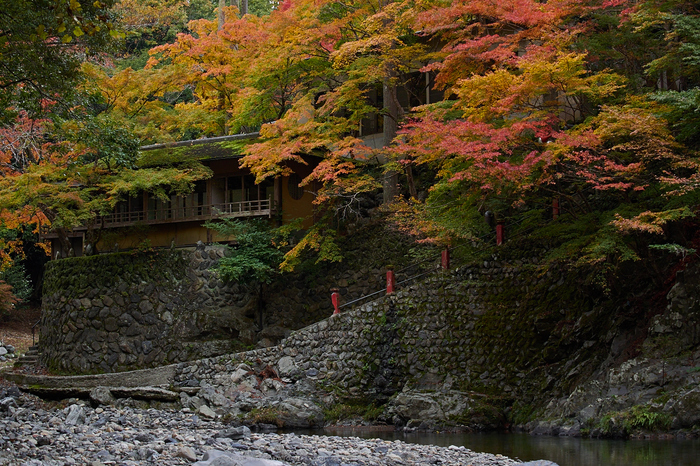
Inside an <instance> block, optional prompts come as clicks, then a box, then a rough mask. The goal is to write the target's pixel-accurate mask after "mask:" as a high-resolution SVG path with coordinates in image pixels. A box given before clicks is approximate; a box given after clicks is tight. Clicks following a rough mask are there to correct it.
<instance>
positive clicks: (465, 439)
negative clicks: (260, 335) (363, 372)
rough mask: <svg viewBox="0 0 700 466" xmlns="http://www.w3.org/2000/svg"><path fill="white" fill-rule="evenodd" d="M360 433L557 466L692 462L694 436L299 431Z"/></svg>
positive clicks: (699, 456)
mask: <svg viewBox="0 0 700 466" xmlns="http://www.w3.org/2000/svg"><path fill="white" fill-rule="evenodd" d="M297 433H299V434H302V433H305V434H314V435H338V436H343V437H347V436H352V437H361V438H381V439H385V440H402V441H404V442H410V443H420V444H432V445H440V446H444V447H446V446H450V445H457V446H462V445H463V446H465V447H467V448H469V449H470V450H474V451H479V452H487V453H499V454H501V455H505V456H508V457H511V458H518V459H520V460H522V461H532V460H540V459H546V460H550V461H554V462H555V463H557V464H559V465H560V466H608V465H611V466H698V465H700V440H591V439H580V438H570V437H533V436H530V435H527V434H427V433H402V432H394V431H382V430H368V429H363V428H355V429H354V428H328V429H324V430H321V431H312V432H299V431H297Z"/></svg>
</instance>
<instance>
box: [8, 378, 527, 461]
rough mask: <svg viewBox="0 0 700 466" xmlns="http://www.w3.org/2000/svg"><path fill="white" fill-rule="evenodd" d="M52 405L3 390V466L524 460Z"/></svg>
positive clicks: (175, 413)
mask: <svg viewBox="0 0 700 466" xmlns="http://www.w3.org/2000/svg"><path fill="white" fill-rule="evenodd" d="M129 401H130V400H127V402H126V403H123V404H122V405H121V406H100V407H92V406H90V405H89V404H87V403H85V402H81V401H79V400H71V401H69V404H65V403H63V404H60V405H56V404H54V405H53V406H51V405H49V404H46V403H44V402H42V401H41V400H40V399H38V398H36V397H33V396H30V395H27V394H23V393H19V391H17V390H16V389H13V388H10V389H7V388H5V389H2V390H0V464H1V465H32V466H34V465H37V466H38V465H46V466H53V465H56V466H59V465H60V466H66V465H68V466H70V465H91V466H100V465H112V464H113V465H143V464H149V465H178V464H182V465H196V466H205V465H206V466H225V465H234V466H283V465H312V466H345V465H347V466H350V465H354V466H364V465H389V466H390V465H432V464H435V465H472V466H487V465H489V466H506V465H516V464H520V463H519V462H517V461H515V460H512V459H509V458H507V457H504V456H500V455H491V454H486V453H476V452H473V451H471V450H468V449H467V448H465V447H456V446H450V447H438V446H433V445H416V444H410V443H404V442H402V441H398V440H396V441H387V440H379V439H359V438H354V437H330V436H307V435H296V434H277V433H251V432H250V430H249V429H248V428H247V427H242V426H241V427H232V426H231V425H226V424H223V423H222V422H219V421H218V420H207V419H205V418H202V417H199V416H198V415H197V414H195V413H192V412H186V411H179V410H165V409H163V410H160V409H139V408H136V407H133V406H128V405H129Z"/></svg>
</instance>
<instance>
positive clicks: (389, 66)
mask: <svg viewBox="0 0 700 466" xmlns="http://www.w3.org/2000/svg"><path fill="white" fill-rule="evenodd" d="M385 71H386V74H385V75H384V83H383V85H382V100H383V102H382V105H383V107H384V138H383V141H382V146H383V147H385V148H388V147H389V146H390V145H391V142H392V141H393V140H394V138H395V137H396V132H397V130H398V124H399V115H400V114H401V113H403V109H402V108H401V105H399V99H398V97H397V95H396V77H397V71H396V65H395V64H394V63H391V62H387V63H386V64H385ZM387 161H388V158H387ZM383 187H384V203H385V204H386V203H391V202H393V200H394V198H395V197H396V196H398V194H399V174H398V172H396V171H395V170H390V171H388V172H386V173H384V181H383Z"/></svg>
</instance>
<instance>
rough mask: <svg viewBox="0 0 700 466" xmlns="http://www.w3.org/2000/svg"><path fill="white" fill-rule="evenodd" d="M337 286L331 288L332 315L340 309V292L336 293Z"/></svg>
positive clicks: (338, 312)
mask: <svg viewBox="0 0 700 466" xmlns="http://www.w3.org/2000/svg"><path fill="white" fill-rule="evenodd" d="M338 291H339V290H338V288H331V302H332V303H333V309H334V310H333V315H336V314H340V309H339V308H338V300H339V299H340V293H338Z"/></svg>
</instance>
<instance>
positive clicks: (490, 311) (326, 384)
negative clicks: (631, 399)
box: [177, 261, 556, 399]
mask: <svg viewBox="0 0 700 466" xmlns="http://www.w3.org/2000/svg"><path fill="white" fill-rule="evenodd" d="M534 262H535V261H533V262H532V263H523V262H519V263H516V264H502V263H499V262H495V261H494V262H488V263H483V264H481V265H478V266H474V267H469V268H463V269H459V270H454V271H450V272H441V273H438V274H436V275H434V276H432V277H430V278H429V279H427V280H425V281H424V282H421V283H419V284H416V285H414V286H412V287H410V288H408V289H406V290H403V291H400V292H398V293H396V294H394V295H391V296H387V297H384V298H382V299H380V300H378V301H375V302H373V303H369V304H367V305H365V306H363V307H362V308H359V309H355V310H353V311H350V312H345V313H342V314H340V315H337V316H333V317H331V318H328V319H326V320H324V321H321V322H318V323H316V324H314V325H311V326H309V327H307V328H304V329H302V330H299V331H295V332H293V333H292V334H291V335H289V337H287V338H286V339H285V340H284V341H283V342H282V344H281V345H278V346H275V347H272V348H267V349H265V350H260V351H253V352H247V353H240V354H235V355H229V356H225V357H219V358H213V359H209V360H205V361H198V362H197V363H196V365H188V364H183V365H181V367H180V369H179V373H178V376H177V383H178V384H180V385H183V386H197V385H198V384H202V383H204V384H209V385H211V386H214V387H218V388H219V390H220V391H221V392H222V393H224V392H226V391H227V390H228V389H230V388H231V381H230V374H231V373H232V372H233V371H234V370H235V369H236V367H237V366H238V365H239V364H241V363H245V364H246V365H247V366H249V367H257V368H258V370H261V369H262V368H263V367H265V366H268V365H269V366H270V367H272V368H274V369H275V371H276V372H277V374H279V375H280V376H281V377H282V379H283V380H286V381H287V382H290V383H291V382H296V381H299V380H310V381H312V382H313V383H315V384H316V386H318V387H320V389H321V391H329V390H330V391H336V392H338V393H342V394H343V395H344V396H348V397H366V396H371V397H373V398H378V399H386V398H388V397H390V396H391V395H393V394H395V393H396V392H398V391H400V390H401V389H402V388H403V387H404V386H406V384H407V383H408V384H409V385H410V386H411V387H415V388H419V389H428V390H429V389H437V388H440V389H445V388H447V389H450V388H453V389H456V390H475V389H478V390H479V391H480V392H481V393H501V394H503V395H505V396H511V395H512V396H515V395H516V393H518V392H520V391H521V390H522V389H524V387H523V383H524V380H525V378H526V372H527V371H528V370H529V369H528V368H529V367H531V363H532V362H533V361H531V360H530V359H529V357H530V356H532V355H533V354H534V353H535V352H536V351H538V350H541V345H538V344H537V342H538V339H537V338H536V336H532V335H533V334H534V333H536V328H535V326H534V322H535V321H537V316H536V315H535V317H533V316H532V315H531V314H527V317H526V318H524V319H523V321H522V322H515V321H514V322H513V323H512V324H510V327H511V328H512V329H513V331H514V333H517V334H518V336H519V338H522V337H523V336H526V335H527V334H530V335H531V336H532V338H533V341H531V342H527V343H526V342H519V346H518V347H513V346H511V343H510V342H508V341H506V340H507V339H506V338H504V337H503V336H502V335H500V333H494V332H493V331H490V329H491V327H490V324H493V325H494V326H495V325H496V324H497V325H498V328H499V329H502V328H508V325H503V323H502V322H500V321H499V319H500V317H499V312H498V309H499V306H523V307H524V306H525V302H526V300H528V299H537V300H540V301H542V300H541V296H540V295H539V292H537V291H536V290H540V291H541V286H542V285H544V284H547V285H546V287H544V288H542V289H544V290H549V289H551V288H552V285H551V282H552V277H551V276H550V277H546V276H545V277H538V276H537V275H536V274H533V273H530V272H531V270H532V268H533V267H536V266H535V265H534ZM554 287H555V288H556V285H554ZM533 290H535V292H534V293H533ZM509 293H510V296H513V297H515V296H519V297H518V298H517V299H515V298H513V300H510V298H508V297H504V295H508V294H509ZM497 296H499V297H501V298H504V299H505V301H503V302H501V301H499V299H496V298H495V297H497ZM528 296H530V298H528ZM538 296H539V297H538ZM542 302H543V303H545V304H546V300H544V301H542ZM524 314H525V313H524ZM516 327H517V328H516ZM514 351H515V353H516V357H515V358H514V357H513V352H514ZM506 353H508V357H505V354H506ZM538 362H539V361H538ZM554 366H556V364H555V365H554Z"/></svg>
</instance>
